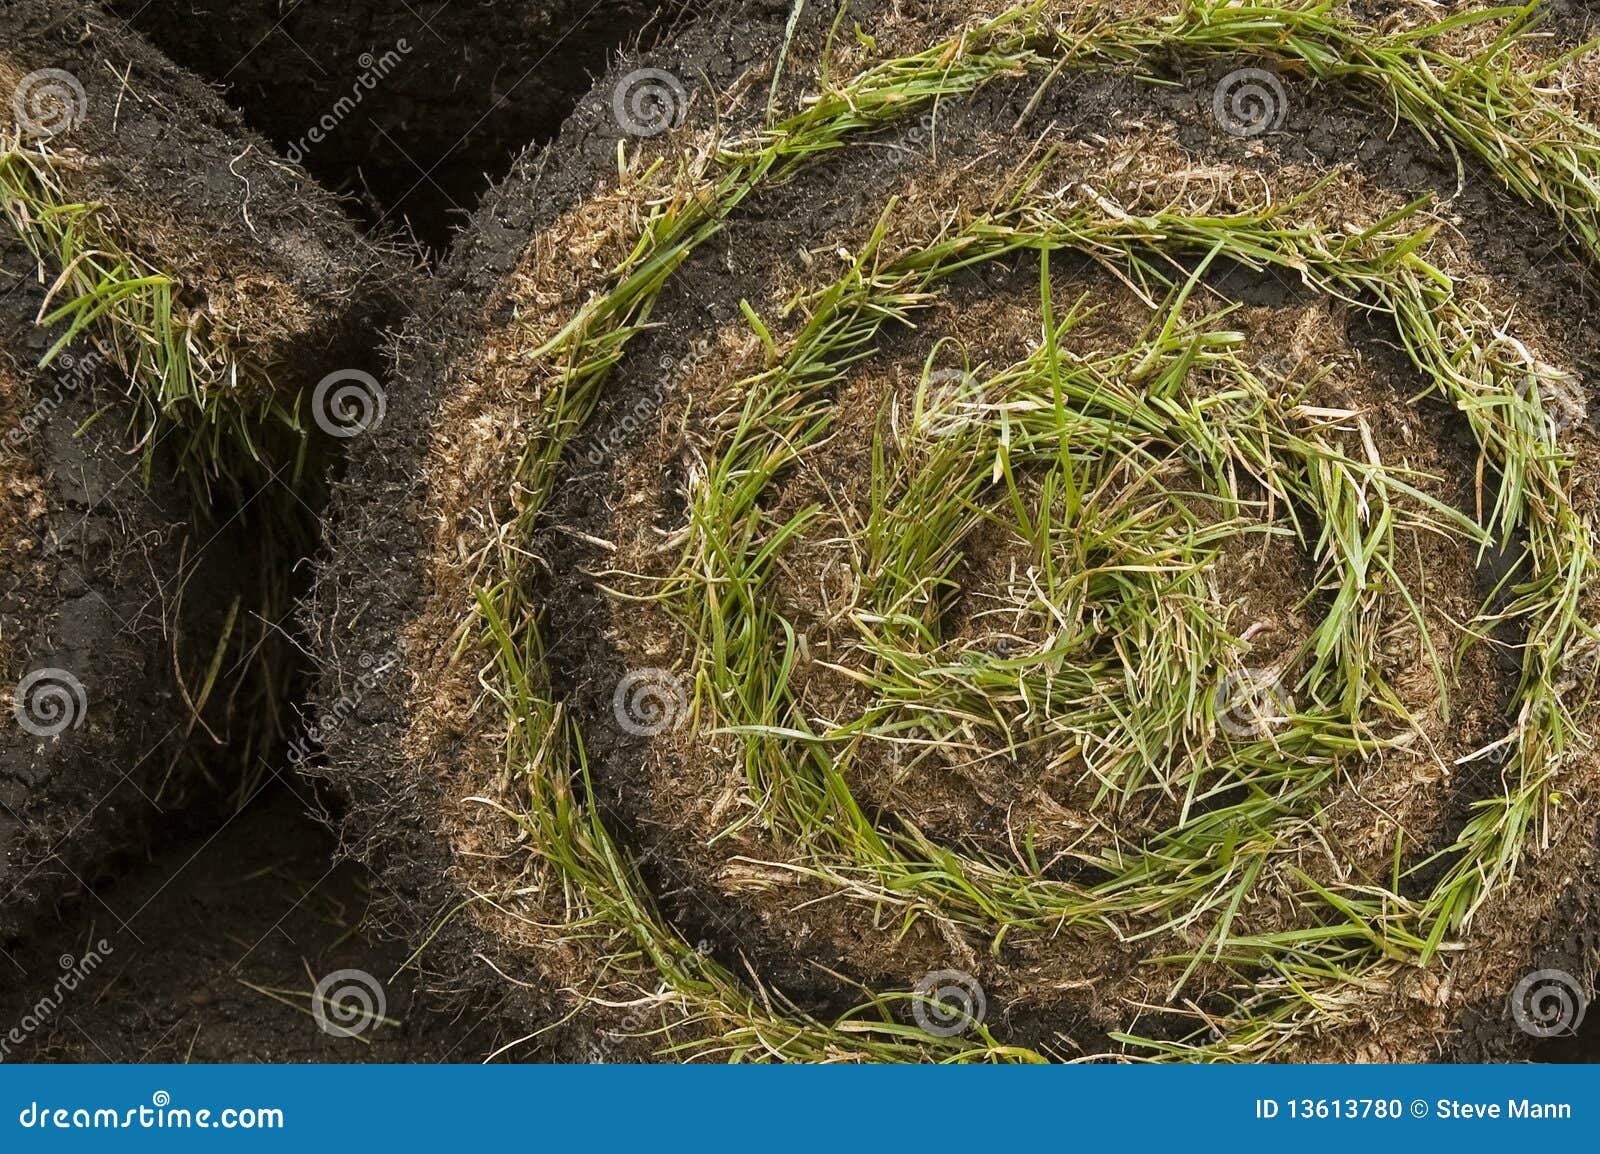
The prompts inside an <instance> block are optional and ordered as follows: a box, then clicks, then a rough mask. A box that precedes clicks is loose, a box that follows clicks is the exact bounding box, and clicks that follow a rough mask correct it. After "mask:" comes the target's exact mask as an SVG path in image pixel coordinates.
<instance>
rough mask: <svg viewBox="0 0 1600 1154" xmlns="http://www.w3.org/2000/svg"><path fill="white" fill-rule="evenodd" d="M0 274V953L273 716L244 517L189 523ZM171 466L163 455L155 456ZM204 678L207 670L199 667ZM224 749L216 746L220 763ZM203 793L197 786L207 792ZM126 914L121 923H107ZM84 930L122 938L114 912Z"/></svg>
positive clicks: (84, 374) (222, 782) (113, 395)
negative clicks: (262, 673) (50, 355)
mask: <svg viewBox="0 0 1600 1154" xmlns="http://www.w3.org/2000/svg"><path fill="white" fill-rule="evenodd" d="M3 257H4V259H3V264H0V267H3V271H4V277H3V279H0V426H3V429H0V537H3V540H4V550H3V551H0V684H3V686H4V692H5V719H4V726H3V730H0V734H3V736H0V847H3V859H0V940H4V941H9V940H10V939H12V938H14V937H16V936H17V935H19V934H21V933H23V932H25V931H26V930H27V928H28V927H29V925H30V924H31V923H32V922H33V920H34V919H35V918H37V917H38V916H39V915H40V914H41V912H43V911H47V910H48V909H49V907H50V904H51V903H53V902H56V901H59V900H61V899H63V898H67V897H70V896H75V895H77V896H81V895H82V893H83V891H84V889H85V887H87V886H89V885H91V884H93V883H95V882H97V881H99V880H101V879H102V877H104V876H105V874H106V871H108V870H112V869H114V866H115V862H116V860H117V855H118V854H120V853H124V852H138V851H139V850H140V849H142V847H143V846H144V845H145V843H146V841H147V839H148V838H149V837H150V836H151V835H152V834H153V833H154V832H155V831H157V830H160V829H163V828H169V827H170V826H171V825H172V824H173V822H174V820H175V818H176V816H177V815H179V814H181V813H182V812H183V809H184V807H185V806H186V805H188V804H190V803H191V802H193V801H194V800H195V799H196V798H197V797H198V796H199V795H200V794H202V793H205V794H207V795H211V796H215V795H218V794H220V793H225V792H226V791H227V790H229V789H230V788H231V786H232V784H233V782H235V781H237V779H238V778H239V777H240V775H241V774H243V773H245V772H247V770H248V769H249V768H250V767H251V761H250V759H252V758H253V757H258V756H260V752H261V750H262V748H263V744H261V741H262V739H263V737H264V734H265V730H266V729H267V727H268V724H269V719H268V717H267V716H266V715H267V714H268V713H269V712H270V702H267V701H264V700H262V699H261V698H260V696H259V693H260V691H261V689H262V685H261V683H260V681H259V680H257V679H256V678H255V677H254V676H253V675H252V674H251V673H250V672H247V670H246V666H247V665H248V662H245V661H243V660H242V658H243V655H244V654H246V653H248V652H250V651H251V649H252V648H253V647H257V648H258V647H261V646H262V645H263V644H264V643H265V644H266V648H267V651H268V652H273V653H275V652H276V650H275V648H274V646H273V645H272V644H271V643H270V641H268V640H267V639H266V638H265V637H264V636H263V630H262V627H261V623H260V622H259V621H254V620H252V619H251V616H250V614H249V612H248V610H247V609H246V608H245V607H246V606H247V605H249V604H254V602H253V601H250V600H248V599H249V598H251V597H253V596H259V589H258V588H257V587H256V580H255V577H254V575H253V572H252V570H253V567H254V566H259V565H260V563H261V557H260V555H259V550H258V549H257V547H256V545H255V544H254V543H253V542H252V540H251V536H252V534H251V532H250V530H251V529H253V528H256V525H255V522H254V520H253V518H251V517H248V516H246V517H243V518H234V517H230V518H228V519H227V523H224V521H223V520H221V519H218V520H216V521H201V520H198V519H197V518H196V515H195V510H194V505H193V501H192V499H191V497H190V495H189V493H188V492H187V491H186V489H185V488H184V487H183V486H182V485H180V484H178V483H176V482H175V481H173V480H172V479H170V477H168V476H166V475H165V474H164V473H163V472H162V471H161V470H159V469H158V471H157V473H156V475H155V477H154V478H152V479H151V480H148V481H147V480H146V479H145V477H144V475H143V469H142V467H141V458H140V457H139V456H138V455H137V454H130V453H129V451H128V427H127V424H126V421H125V419H119V418H118V416H117V414H118V413H119V412H121V411H122V407H123V406H125V394H126V389H127V388H128V381H127V379H126V376H125V375H124V374H122V373H121V372H120V371H119V370H118V369H117V368H116V367H115V366H114V365H113V364H112V362H111V361H110V360H109V359H108V358H107V357H106V356H105V355H103V354H102V353H100V352H98V351H96V350H95V349H93V348H92V347H89V346H88V345H87V343H83V344H77V345H73V346H71V347H70V349H68V350H67V351H65V352H63V353H62V354H61V355H59V356H58V357H56V358H55V360H54V361H53V362H52V364H51V365H50V367H49V368H48V369H45V370H40V369H39V368H38V367H37V363H38V360H39V358H40V357H41V356H42V355H43V353H44V352H45V351H46V349H47V348H48V346H49V343H50V342H49V338H48V336H47V335H46V333H45V332H44V331H43V330H41V329H40V328H39V327H38V326H37V325H36V324H35V317H36V314H37V310H38V308H39V306H40V304H41V299H42V296H43V293H42V290H41V289H40V288H39V286H38V285H37V284H35V283H33V275H32V268H31V261H30V260H29V258H28V256H27V254H26V253H25V252H23V251H21V250H20V249H19V247H18V246H16V245H15V244H11V243H8V244H7V246H6V248H5V249H4V252H3ZM155 459H156V461H157V462H158V463H159V465H160V466H163V467H164V468H166V469H168V470H170V468H171V466H172V454H171V453H170V452H169V451H167V450H166V449H165V448H164V449H163V450H161V451H158V453H157V454H156V456H155ZM214 660H215V661H216V662H217V667H216V668H215V669H213V668H212V664H213V661H214ZM230 746H231V749H230ZM208 783H209V784H208ZM120 913H121V915H123V916H126V915H128V914H131V913H132V911H131V910H123V911H120ZM85 914H86V916H87V917H89V918H91V919H92V920H94V921H95V922H97V923H98V924H101V925H102V926H103V927H104V928H105V929H106V930H108V931H120V928H121V927H120V925H119V924H118V914H117V913H116V912H110V913H108V911H107V909H106V908H102V907H101V906H100V905H99V904H97V903H96V904H94V905H93V908H92V909H89V910H87V911H85Z"/></svg>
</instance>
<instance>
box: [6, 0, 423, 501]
mask: <svg viewBox="0 0 1600 1154" xmlns="http://www.w3.org/2000/svg"><path fill="white" fill-rule="evenodd" d="M0 27H3V28H4V30H5V40H4V44H3V47H0V133H3V134H4V137H3V139H4V141H5V147H4V151H3V152H0V207H3V208H4V211H5V215H6V216H7V217H8V218H9V220H10V224H11V227H12V228H13V229H14V230H15V231H16V232H17V234H18V235H20V236H21V238H22V239H23V240H24V241H25V242H26V243H27V245H28V246H29V248H30V249H32V250H33V252H34V254H35V256H36V257H37V259H38V261H39V264H40V266H41V268H42V269H43V271H44V275H45V277H46V283H52V282H55V281H56V280H57V278H58V277H59V278H61V283H59V284H53V291H52V295H51V300H50V309H49V317H48V319H49V320H50V322H51V327H52V328H53V329H54V331H55V332H56V335H57V337H58V338H62V337H65V336H67V335H69V334H72V333H74V332H75V331H76V330H79V329H82V330H83V331H86V332H88V333H90V334H91V335H93V336H95V337H96V338H97V339H99V340H101V341H102V342H103V343H104V344H106V346H107V347H108V349H111V350H114V351H115V353H116V358H117V360H118V362H119V363H120V364H121V365H122V366H123V367H124V368H125V369H127V370H128V371H129V375H130V377H131V378H132V382H133V385H134V388H133V390H132V391H133V393H134V395H135V397H136V399H138V400H140V401H141V402H142V403H143V404H144V405H145V406H146V407H147V409H148V410H149V412H150V415H151V417H152V419H170V420H176V421H178V422H180V423H183V424H184V425H186V426H188V427H190V428H191V429H195V430H198V431H199V433H200V436H199V438H198V440H199V442H200V443H199V444H198V445H197V447H196V450H195V458H194V463H195V464H196V465H198V466H199V467H200V468H201V470H202V471H205V472H211V473H227V472H230V471H234V470H232V468H231V466H232V462H230V461H228V460H226V458H228V457H230V456H231V457H238V458H241V459H243V460H253V461H260V460H263V459H269V463H270V464H272V465H280V464H282V463H283V462H282V460H281V459H280V460H270V458H272V457H273V456H274V455H275V454H276V455H277V456H279V457H280V458H282V457H292V456H293V455H295V454H297V453H298V451H299V441H300V439H301V438H300V434H301V432H303V431H307V430H309V431H311V432H312V433H313V434H315V432H316V427H317V425H319V424H320V425H327V424H337V423H338V422H337V421H336V420H330V419H329V416H328V414H323V420H322V421H320V422H316V421H314V420H313V417H315V416H316V414H314V413H313V412H311V409H310V405H309V398H310V396H311V394H312V392H313V390H314V389H315V387H316V386H317V385H318V384H319V383H320V382H321V381H322V380H323V379H324V378H325V377H326V376H327V375H328V374H329V373H333V372H336V371H340V370H349V369H361V368H363V366H364V362H365V359H366V358H368V357H369V355H370V354H369V352H368V350H370V348H371V347H372V346H373V344H374V343H375V338H376V336H377V332H378V330H379V329H380V328H381V325H382V324H383V323H385V322H386V321H387V320H388V319H389V317H390V316H391V315H392V313H393V311H394V309H395V307H396V300H397V296H396V294H397V290H398V286H399V284H400V283H401V282H402V281H403V280H404V279H405V275H406V271H407V270H406V266H405V263H404V262H403V261H402V260H400V259H399V258H398V257H397V256H396V255H395V253H393V252H392V251H390V250H388V249H386V248H384V247H383V246H380V245H377V244H374V243H372V242H370V241H368V240H365V239H363V238H362V237H360V236H359V235H358V234H357V233H356V231H355V229H354V227H353V226H352V225H351V223H350V222H349V220H348V218H347V217H346V215H345V214H344V212H343V211H342V209H341V208H340V205H339V204H338V202H337V201H336V200H335V199H334V197H333V196H332V195H331V194H330V193H328V192H326V191H325V190H323V189H322V188H320V187H319V186H318V185H317V184H316V182H315V181H313V180H312V179H311V178H310V177H309V176H308V175H307V174H306V172H305V170H304V169H303V168H301V167H300V166H298V165H295V164H292V163H290V162H288V161H287V160H285V159H284V158H282V157H281V156H279V155H278V154H277V153H275V152H274V150H273V149H272V147H271V146H270V145H269V144H267V142H266V141H264V140H263V139H262V138H261V137H259V136H257V135H255V134H254V133H253V132H251V131H249V130H248V129H246V128H245V127H244V125H243V123H242V121H241V120H240V118H239V116H238V114H237V113H235V112H233V111H231V110H230V109H229V108H228V107H227V106H226V105H225V104H223V103H222V101H221V100H220V99H219V98H218V96H217V95H216V93H215V92H214V91H213V90H212V89H210V88H209V87H208V86H207V85H205V84H204V83H203V82H201V81H200V80H199V79H197V78H196V77H195V76H194V75H192V74H191V73H188V72H186V71H184V70H182V69H180V68H178V67H177V66H176V65H174V64H173V63H172V62H171V61H169V60H167V59H166V57H164V56H163V55H162V54H161V53H160V52H159V51H157V50H156V49H155V48H153V47H151V46H150V45H149V44H148V43H147V42H146V41H145V40H144V39H143V38H142V37H140V36H138V35H136V34H134V33H133V32H131V31H130V30H129V29H127V28H126V26H124V25H123V24H122V23H121V21H119V20H117V19H115V18H114V17H111V16H108V15H106V14H105V13H104V12H103V11H102V10H101V9H100V8H99V7H97V6H95V5H91V4H81V3H72V2H69V3H64V4H63V3H54V2H52V3H42V2H40V3H35V2H33V0H8V2H7V3H6V4H5V5H3V6H0ZM303 398H304V399H303ZM268 426H284V427H287V428H288V429H289V430H290V435H289V436H287V437H286V438H281V440H282V442H283V443H282V444H279V443H277V441H278V440H280V438H278V437H277V435H276V433H275V432H269V431H268Z"/></svg>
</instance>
